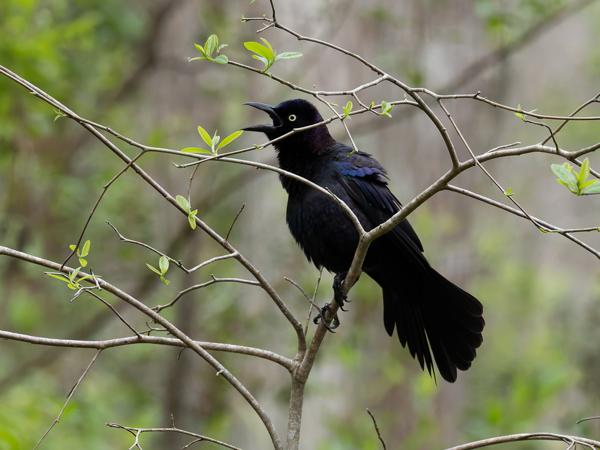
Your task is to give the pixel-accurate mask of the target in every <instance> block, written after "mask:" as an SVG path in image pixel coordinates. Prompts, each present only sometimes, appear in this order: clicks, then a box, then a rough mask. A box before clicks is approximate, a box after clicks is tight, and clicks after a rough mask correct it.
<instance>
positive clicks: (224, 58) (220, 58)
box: [211, 55, 229, 64]
mask: <svg viewBox="0 0 600 450" xmlns="http://www.w3.org/2000/svg"><path fill="white" fill-rule="evenodd" d="M211 61H212V62H214V63H217V64H227V63H228V62H229V58H228V57H227V56H226V55H219V56H216V57H214V58H213V59H211Z"/></svg>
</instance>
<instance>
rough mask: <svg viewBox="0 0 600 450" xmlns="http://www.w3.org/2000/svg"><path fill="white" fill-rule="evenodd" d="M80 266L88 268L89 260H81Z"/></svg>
mask: <svg viewBox="0 0 600 450" xmlns="http://www.w3.org/2000/svg"><path fill="white" fill-rule="evenodd" d="M79 264H80V265H81V267H87V264H88V262H87V259H85V258H79Z"/></svg>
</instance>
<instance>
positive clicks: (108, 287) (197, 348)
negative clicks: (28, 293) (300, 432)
mask: <svg viewBox="0 0 600 450" xmlns="http://www.w3.org/2000/svg"><path fill="white" fill-rule="evenodd" d="M134 167H135V166H134ZM140 170H141V169H140ZM0 255H6V256H10V257H12V258H17V259H20V260H22V261H26V262H29V263H32V264H37V265H40V266H44V267H48V268H50V269H53V270H58V271H61V272H64V273H71V272H72V271H73V269H72V268H69V267H66V266H65V267H63V268H62V270H61V265H60V264H57V263H55V262H53V261H49V260H46V259H43V258H39V257H37V256H33V255H30V254H28V253H23V252H20V251H18V250H14V249H11V248H8V247H4V246H0ZM84 275H85V274H84ZM98 283H99V284H100V286H101V287H102V289H104V290H105V291H107V292H110V293H111V294H113V295H115V296H116V297H118V298H120V299H121V300H123V301H124V302H126V303H128V304H129V305H131V306H133V307H134V308H135V309H137V310H138V311H140V312H142V313H143V314H144V315H146V316H147V317H149V318H150V319H152V320H153V321H154V322H156V323H158V324H160V325H162V326H163V327H164V328H165V329H166V330H168V332H169V333H171V334H172V335H173V336H175V337H176V338H178V339H179V340H180V341H181V342H183V343H184V344H185V346H186V347H188V348H190V349H191V350H192V351H194V352H195V353H196V354H198V355H199V356H200V357H201V358H202V359H204V360H205V361H206V362H207V363H209V364H210V365H211V366H212V367H213V368H214V369H215V370H216V371H217V373H219V374H221V375H222V376H223V378H224V379H226V380H227V381H228V382H229V384H230V385H231V386H233V387H234V388H235V389H236V390H237V391H238V392H239V393H240V394H241V395H242V397H243V398H244V399H245V400H246V402H247V403H248V404H249V405H250V406H251V407H252V409H254V411H255V412H256V414H257V415H258V416H259V417H260V419H261V420H262V422H263V424H264V426H265V428H266V429H267V431H268V433H269V436H270V437H271V442H272V443H273V446H274V448H275V449H276V450H282V449H283V446H282V444H281V439H280V437H279V435H278V433H277V431H276V430H275V427H274V425H273V422H272V420H271V418H270V417H269V415H268V414H267V413H266V411H265V410H264V409H263V407H262V406H261V405H260V403H259V402H258V401H257V400H256V398H254V396H253V395H252V394H251V393H250V391H248V389H247V388H246V386H244V385H243V384H242V383H241V382H240V381H239V380H238V379H237V378H236V377H235V376H234V375H233V374H232V373H231V372H230V371H229V370H227V369H226V368H225V367H224V366H223V365H222V364H221V363H220V362H219V361H218V360H217V359H215V358H214V357H213V356H212V355H211V354H210V353H208V351H207V350H205V349H204V348H203V347H202V346H201V345H198V343H197V342H196V341H194V340H193V339H191V338H190V337H189V336H188V335H186V334H185V333H183V332H182V331H181V330H180V329H179V328H177V327H176V326H175V325H173V324H172V323H171V322H170V321H169V320H167V319H165V318H164V317H163V316H161V315H160V314H158V313H156V312H155V311H153V310H152V309H151V308H149V307H147V306H146V305H145V304H144V303H142V302H141V301H139V300H138V299H136V298H134V297H132V296H131V295H129V294H127V293H126V292H124V291H122V290H121V289H119V288H117V287H116V286H113V285H112V284H110V283H108V282H106V281H104V280H102V279H99V280H98ZM300 327H302V325H300ZM302 331H303V330H301V332H302Z"/></svg>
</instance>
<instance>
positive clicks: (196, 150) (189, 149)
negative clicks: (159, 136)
mask: <svg viewBox="0 0 600 450" xmlns="http://www.w3.org/2000/svg"><path fill="white" fill-rule="evenodd" d="M181 151H182V152H184V153H203V154H206V155H212V152H211V151H210V150H207V149H205V148H200V147H184V148H182V149H181Z"/></svg>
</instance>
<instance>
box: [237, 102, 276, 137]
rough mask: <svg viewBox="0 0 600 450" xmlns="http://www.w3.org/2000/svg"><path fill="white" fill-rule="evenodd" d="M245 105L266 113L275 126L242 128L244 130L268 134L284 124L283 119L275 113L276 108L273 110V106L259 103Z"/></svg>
mask: <svg viewBox="0 0 600 450" xmlns="http://www.w3.org/2000/svg"><path fill="white" fill-rule="evenodd" d="M244 105H248V106H252V107H253V108H256V109H260V110H261V111H264V112H266V113H267V114H268V115H269V117H271V119H272V120H273V125H252V126H250V127H246V128H242V129H243V130H245V131H259V132H262V133H267V132H269V131H273V130H275V128H277V127H280V126H281V124H282V122H281V119H280V118H279V115H278V114H277V111H275V108H273V107H272V106H271V105H267V104H265V103H257V102H247V103H244Z"/></svg>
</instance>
